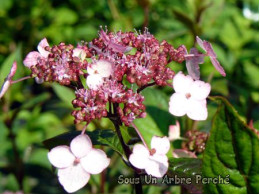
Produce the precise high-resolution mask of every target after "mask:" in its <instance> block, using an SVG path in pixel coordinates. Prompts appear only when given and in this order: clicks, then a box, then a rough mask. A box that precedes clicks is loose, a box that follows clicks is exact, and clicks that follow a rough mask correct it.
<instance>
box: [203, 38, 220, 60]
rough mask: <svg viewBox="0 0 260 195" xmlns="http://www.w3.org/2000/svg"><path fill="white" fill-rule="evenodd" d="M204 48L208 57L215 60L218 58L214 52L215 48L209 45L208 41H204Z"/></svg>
mask: <svg viewBox="0 0 260 195" xmlns="http://www.w3.org/2000/svg"><path fill="white" fill-rule="evenodd" d="M203 46H204V48H205V51H206V52H207V55H208V56H210V57H213V58H216V57H217V55H216V53H215V52H214V50H213V47H212V45H211V43H209V42H208V41H203Z"/></svg>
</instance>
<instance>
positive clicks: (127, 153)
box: [112, 121, 132, 159]
mask: <svg viewBox="0 0 260 195" xmlns="http://www.w3.org/2000/svg"><path fill="white" fill-rule="evenodd" d="M112 122H113V123H114V126H115V129H116V134H117V136H118V138H119V141H120V143H121V145H122V147H123V150H124V152H125V155H126V157H127V159H129V156H130V154H131V153H132V152H131V150H130V148H129V147H128V146H127V145H126V143H125V141H124V139H123V136H122V134H121V131H120V127H119V125H118V123H117V122H116V121H112Z"/></svg>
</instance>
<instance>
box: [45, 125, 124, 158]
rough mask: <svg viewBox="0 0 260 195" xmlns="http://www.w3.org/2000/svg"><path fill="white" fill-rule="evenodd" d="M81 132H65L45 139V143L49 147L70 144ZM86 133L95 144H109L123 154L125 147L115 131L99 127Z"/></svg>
mask: <svg viewBox="0 0 260 195" xmlns="http://www.w3.org/2000/svg"><path fill="white" fill-rule="evenodd" d="M80 133H81V132H79V131H72V132H68V133H64V134H61V135H58V136H56V137H53V138H50V139H47V140H45V141H43V144H44V146H45V147H46V148H48V149H52V148H54V147H56V146H59V145H69V143H70V142H71V140H72V139H73V138H75V137H76V136H77V135H79V134H80ZM86 134H87V135H88V136H89V137H90V139H91V141H92V144H93V145H103V146H109V147H110V148H112V149H113V150H115V151H116V152H118V153H119V154H120V155H122V156H123V154H124V152H123V148H122V146H121V144H120V141H119V139H118V137H117V135H116V134H115V132H114V131H112V130H101V129H97V130H94V131H92V132H86Z"/></svg>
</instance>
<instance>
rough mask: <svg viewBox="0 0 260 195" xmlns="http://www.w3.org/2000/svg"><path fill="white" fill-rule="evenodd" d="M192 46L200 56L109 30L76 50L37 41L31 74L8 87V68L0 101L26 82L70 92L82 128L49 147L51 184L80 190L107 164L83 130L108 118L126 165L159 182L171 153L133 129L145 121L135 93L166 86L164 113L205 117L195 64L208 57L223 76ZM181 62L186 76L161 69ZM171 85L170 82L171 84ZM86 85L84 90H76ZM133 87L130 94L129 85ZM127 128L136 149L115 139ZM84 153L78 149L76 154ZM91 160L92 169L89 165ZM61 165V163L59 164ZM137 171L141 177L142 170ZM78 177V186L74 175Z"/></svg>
mask: <svg viewBox="0 0 260 195" xmlns="http://www.w3.org/2000/svg"><path fill="white" fill-rule="evenodd" d="M196 40H197V43H198V45H199V46H200V47H201V48H202V49H203V50H204V51H205V52H206V53H205V54H202V53H200V52H199V51H198V50H197V49H195V48H192V49H191V50H190V53H188V52H187V49H186V47H185V46H184V45H181V46H179V47H178V48H174V47H173V46H172V45H170V44H169V43H168V42H167V41H165V40H164V41H162V42H159V41H158V40H157V39H156V38H155V37H154V36H153V35H152V34H150V33H149V31H148V29H145V31H144V32H143V33H140V32H139V33H138V32H122V31H118V32H116V33H112V32H108V31H107V29H105V30H103V29H102V28H101V29H100V31H99V36H98V37H97V38H95V39H93V40H92V41H90V42H84V41H82V42H81V43H79V44H78V45H77V46H76V47H74V46H73V45H71V44H68V45H66V44H65V43H60V44H58V45H54V46H50V45H49V43H48V41H47V39H46V38H44V39H42V40H41V41H40V43H39V45H38V47H37V50H38V51H32V52H30V53H29V54H28V55H27V56H26V58H25V59H24V61H23V63H24V65H25V66H26V67H27V68H29V69H30V70H31V75H29V76H26V77H24V78H20V79H18V80H16V81H13V76H14V74H15V72H16V69H17V64H16V62H14V64H13V66H12V67H11V71H10V73H9V75H8V76H7V77H6V79H5V82H4V84H3V86H2V89H1V91H0V98H2V97H3V96H4V94H5V93H6V92H7V90H8V88H9V87H10V86H11V85H12V84H14V83H17V82H21V81H23V80H25V79H29V78H35V81H36V82H37V83H38V84H41V83H43V82H56V83H59V84H60V85H63V86H67V87H69V88H71V89H73V90H74V91H75V99H74V100H73V101H72V105H73V106H74V110H73V111H72V113H71V114H72V116H73V117H74V123H75V124H79V123H86V125H85V126H84V128H83V130H82V134H81V135H79V136H77V137H75V138H74V139H73V140H72V141H71V143H70V147H68V146H65V145H62V146H57V147H55V148H53V149H52V150H51V151H50V152H49V153H48V157H49V160H50V162H51V163H52V164H53V165H54V166H55V167H57V168H58V179H59V181H60V183H61V185H63V187H64V189H65V190H66V191H68V192H75V191H77V190H79V189H80V188H82V187H83V186H84V185H86V184H87V182H88V180H89V178H90V175H91V174H98V173H101V172H102V171H103V170H104V169H105V168H106V167H107V166H108V164H109V162H110V159H109V158H107V156H106V154H105V153H104V152H103V151H102V150H99V149H95V148H93V147H92V142H91V140H90V138H89V137H88V136H87V135H86V134H85V131H86V129H87V125H88V124H89V123H90V122H91V121H92V120H94V119H101V118H109V119H110V120H111V121H112V123H113V124H114V127H115V132H116V134H117V136H118V138H119V141H120V143H121V145H122V148H123V150H124V153H125V156H126V159H123V160H124V161H126V164H127V165H129V167H131V168H132V169H133V170H134V175H135V177H140V175H139V174H140V173H144V171H145V172H146V173H147V174H151V175H152V176H155V177H158V178H160V177H163V176H164V175H165V174H166V172H167V170H168V166H169V163H168V158H167V156H166V153H167V152H168V150H169V148H170V144H169V139H168V138H167V137H157V136H156V135H154V136H153V138H152V140H151V143H150V144H151V149H149V148H148V146H147V143H146V142H145V141H144V138H143V137H142V135H141V132H140V131H139V130H138V128H137V127H136V125H135V124H134V120H136V119H141V118H145V117H146V115H147V114H146V107H145V105H144V100H145V97H144V96H143V95H142V93H141V92H142V91H143V90H145V89H146V88H147V87H152V86H161V87H163V86H170V87H172V88H173V89H174V90H175V93H174V94H173V95H172V97H171V100H170V102H169V112H170V113H172V114H173V115H175V116H184V115H185V114H187V115H188V116H189V117H190V118H191V119H193V120H205V119H206V118H207V115H208V114H207V103H206V98H207V96H208V94H209V92H210V89H211V87H210V85H209V84H208V83H205V82H203V81H200V80H199V79H200V71H199V64H202V63H203V62H204V57H205V56H209V58H210V60H211V62H212V64H213V66H214V67H215V68H216V69H217V70H218V71H219V72H220V73H221V74H222V75H223V76H225V71H224V69H223V68H222V67H221V66H220V64H219V62H218V61H217V56H216V54H215V53H214V51H213V48H212V46H211V44H210V43H209V42H207V41H202V40H201V39H200V38H199V37H197V38H196ZM172 61H175V62H177V63H182V62H184V61H185V62H186V67H187V71H188V73H189V75H187V76H186V75H184V74H183V73H182V72H179V73H175V72H174V71H173V70H172V69H171V68H169V67H168V64H169V63H170V62H172ZM172 80H173V84H170V82H171V81H172ZM82 82H86V86H87V87H84V85H83V84H82ZM129 85H130V86H132V85H136V86H137V87H138V89H137V90H133V88H129V87H128V86H129ZM121 126H126V127H129V126H132V127H134V129H135V130H136V132H137V134H138V135H139V137H140V139H141V141H142V142H143V144H136V145H135V146H134V147H133V149H131V148H130V146H128V145H127V144H126V143H125V141H124V139H123V136H122V133H121V130H120V127H121ZM82 147H83V148H84V150H82V151H80V148H82ZM140 159H142V160H140ZM95 162H96V163H95ZM64 163H65V164H64ZM143 170H144V171H143ZM77 174H80V177H81V178H83V179H82V180H80V181H79V179H78V175H77ZM135 189H136V193H142V185H141V184H137V185H136V186H135Z"/></svg>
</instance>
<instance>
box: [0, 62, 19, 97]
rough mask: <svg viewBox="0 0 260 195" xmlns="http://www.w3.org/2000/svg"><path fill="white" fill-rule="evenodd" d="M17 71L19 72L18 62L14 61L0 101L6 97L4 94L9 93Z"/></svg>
mask: <svg viewBox="0 0 260 195" xmlns="http://www.w3.org/2000/svg"><path fill="white" fill-rule="evenodd" d="M16 70H17V62H16V61H14V63H13V65H12V67H11V70H10V72H9V74H8V75H7V77H6V78H5V80H4V83H3V85H2V87H1V90H0V99H1V98H2V97H3V96H4V94H5V93H6V92H7V90H8V89H9V87H10V85H11V81H12V79H13V77H14V75H15V73H16Z"/></svg>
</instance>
